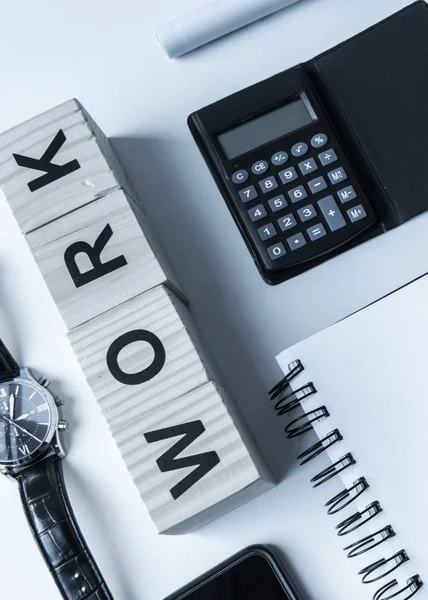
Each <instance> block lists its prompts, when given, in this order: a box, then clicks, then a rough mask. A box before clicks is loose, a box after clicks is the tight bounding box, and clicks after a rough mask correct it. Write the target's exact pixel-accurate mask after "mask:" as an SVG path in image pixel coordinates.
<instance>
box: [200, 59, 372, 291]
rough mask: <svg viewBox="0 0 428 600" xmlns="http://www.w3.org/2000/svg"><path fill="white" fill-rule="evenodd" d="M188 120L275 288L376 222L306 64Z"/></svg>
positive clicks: (259, 264) (348, 243)
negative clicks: (305, 70)
mask: <svg viewBox="0 0 428 600" xmlns="http://www.w3.org/2000/svg"><path fill="white" fill-rule="evenodd" d="M188 122H189V126H190V129H191V131H192V133H193V136H194V138H195V140H196V142H197V144H198V146H199V148H200V150H201V152H202V154H203V156H204V158H205V160H206V162H207V164H208V167H209V169H210V170H211V172H212V174H213V176H214V178H215V180H216V182H217V184H218V186H219V188H220V191H221V192H222V195H223V197H224V199H225V200H226V202H227V204H228V207H229V209H230V211H231V213H232V215H233V217H234V219H235V221H236V223H237V224H238V226H239V228H240V230H241V233H242V235H243V237H244V239H245V241H246V243H247V246H248V248H249V249H250V251H251V253H252V255H253V258H254V261H255V263H256V265H257V267H258V269H259V271H260V273H261V274H262V276H263V278H264V279H265V281H267V282H268V283H270V284H275V283H280V282H282V281H285V280H286V279H289V278H290V277H293V276H295V275H297V274H299V273H301V272H302V271H305V270H307V269H308V268H310V267H312V266H315V265H316V264H319V263H320V262H322V261H323V260H325V259H326V258H328V257H329V256H330V255H332V254H337V253H338V252H340V251H343V250H344V249H347V248H348V247H350V246H351V245H355V241H356V240H357V241H358V240H359V238H360V237H362V236H364V232H366V231H367V230H368V229H369V228H370V227H372V226H373V225H374V224H376V222H377V216H376V213H375V210H374V208H373V205H372V204H371V202H370V201H369V199H368V197H367V194H366V192H365V191H364V189H363V186H362V185H361V182H360V180H359V178H358V177H357V176H356V172H355V170H354V168H353V166H352V163H351V160H350V158H349V157H348V156H347V153H346V152H345V150H344V146H343V145H342V144H341V142H340V139H339V137H338V135H337V134H336V132H335V129H334V128H333V126H332V123H331V121H330V120H329V119H328V118H327V114H326V110H325V109H324V108H323V107H322V105H321V102H320V100H319V98H318V97H317V94H316V93H315V90H314V89H313V87H312V85H311V82H310V81H309V79H308V78H307V75H306V73H305V72H304V70H303V69H302V68H301V67H295V68H294V69H290V70H288V71H285V72H284V73H280V74H279V75H276V76H275V77H272V78H270V79H268V80H266V81H263V82H261V83H258V84H256V85H254V86H251V87H250V88H247V89H245V90H242V91H240V92H238V93H236V94H233V95H232V96H229V97H227V98H224V99H222V100H220V101H219V102H216V103H214V104H211V105H210V106H207V107H205V108H203V109H202V110H199V111H197V112H195V113H193V114H192V115H190V117H189V121H188Z"/></svg>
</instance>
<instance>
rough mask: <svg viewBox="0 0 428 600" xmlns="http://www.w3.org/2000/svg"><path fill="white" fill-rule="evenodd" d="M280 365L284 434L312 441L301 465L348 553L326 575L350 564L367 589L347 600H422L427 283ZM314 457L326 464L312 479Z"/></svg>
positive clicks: (427, 535) (275, 398)
mask: <svg viewBox="0 0 428 600" xmlns="http://www.w3.org/2000/svg"><path fill="white" fill-rule="evenodd" d="M277 360H278V362H279V365H280V366H281V368H282V370H283V372H284V374H285V377H284V379H283V380H282V381H281V382H280V383H279V384H278V385H277V386H275V388H273V390H271V400H272V405H273V406H274V407H275V410H276V411H277V413H278V416H280V417H281V418H282V419H283V420H284V421H283V422H284V426H285V431H286V434H288V437H290V438H293V437H297V436H299V435H304V434H305V433H306V432H307V431H308V430H309V429H311V428H312V427H313V428H314V429H315V432H316V434H317V436H318V438H319V441H318V442H316V443H315V444H313V445H312V446H311V447H310V448H308V450H307V451H306V452H304V453H303V454H302V455H301V456H300V461H301V462H302V463H308V464H305V468H306V469H307V470H308V476H309V478H312V484H313V485H314V486H323V490H325V497H326V500H327V499H329V498H330V500H329V501H328V503H327V506H326V513H327V511H328V512H329V513H330V514H331V515H333V516H330V517H327V516H326V518H329V519H330V520H331V521H332V536H334V535H341V536H342V538H341V539H342V540H343V547H344V548H346V549H345V550H344V552H343V558H342V557H340V556H339V557H337V559H336V557H332V576H333V575H334V570H335V569H340V561H341V560H344V561H345V560H351V561H353V564H354V565H355V571H356V577H357V576H358V577H359V578H360V579H361V580H363V583H366V584H367V585H362V586H361V589H358V590H357V596H355V597H358V598H361V600H366V599H367V600H368V599H371V598H373V599H374V600H387V599H390V598H394V600H404V599H407V598H410V597H413V596H415V598H417V600H423V599H427V598H428V585H423V582H425V584H428V465H427V462H428V444H427V439H428V384H427V381H428V276H424V277H422V278H421V279H419V280H417V281H414V282H412V283H411V284H409V285H407V286H405V287H404V288H402V289H400V290H398V291H396V292H394V293H393V294H391V295H389V296H387V297H385V298H383V299H381V300H379V301H377V302H376V303H374V304H372V305H370V306H368V307H366V308H365V309H363V310H361V311H360V312H357V313H355V314H353V315H351V316H350V317H348V318H346V319H344V320H343V321H340V322H338V323H336V324H335V325H333V326H331V327H329V328H327V329H325V330H324V331H322V332H320V333H318V334H316V335H314V336H313V337H311V338H308V339H306V340H304V341H303V342H301V343H299V344H297V345H295V346H293V347H292V348H290V349H288V350H285V351H284V352H282V353H281V354H280V355H279V356H278V357H277ZM300 407H301V408H302V409H303V411H304V413H305V414H302V410H299V408H300ZM290 443H291V442H290ZM321 452H327V453H328V455H329V457H330V459H331V466H330V467H328V468H327V469H324V470H322V471H321V472H320V467H318V468H317V460H318V455H319V454H320V453H321ZM340 478H341V479H342V480H343V484H342V483H341V482H340ZM338 483H340V485H339V488H338V487H337V484H338ZM338 489H339V490H342V491H340V492H339V493H338ZM357 573H359V575H357ZM349 593H350V594H351V595H350V596H347V597H348V598H354V596H353V595H352V594H355V591H354V592H352V591H350V592H349Z"/></svg>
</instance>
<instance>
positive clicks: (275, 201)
mask: <svg viewBox="0 0 428 600" xmlns="http://www.w3.org/2000/svg"><path fill="white" fill-rule="evenodd" d="M268 204H269V206H270V209H271V211H272V212H278V211H279V210H282V209H283V208H285V207H286V206H287V205H288V202H287V200H286V199H285V197H284V195H283V194H280V195H279V196H275V198H271V199H270V200H269V202H268Z"/></svg>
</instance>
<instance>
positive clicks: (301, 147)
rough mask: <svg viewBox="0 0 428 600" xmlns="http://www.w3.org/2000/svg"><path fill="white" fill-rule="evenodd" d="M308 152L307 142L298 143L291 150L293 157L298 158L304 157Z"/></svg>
mask: <svg viewBox="0 0 428 600" xmlns="http://www.w3.org/2000/svg"><path fill="white" fill-rule="evenodd" d="M307 151H308V144H305V142H298V143H297V144H294V146H293V147H292V148H291V154H292V155H293V156H296V157H297V158H298V157H299V156H304V155H305V154H306V152H307Z"/></svg>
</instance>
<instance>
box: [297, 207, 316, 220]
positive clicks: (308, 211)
mask: <svg viewBox="0 0 428 600" xmlns="http://www.w3.org/2000/svg"><path fill="white" fill-rule="evenodd" d="M297 214H298V215H299V219H300V220H301V221H302V223H304V222H305V221H310V220H311V219H313V218H314V217H316V215H317V211H316V210H315V207H314V206H313V205H312V204H308V206H304V207H303V208H299V210H298V211H297Z"/></svg>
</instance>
